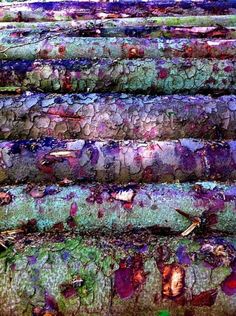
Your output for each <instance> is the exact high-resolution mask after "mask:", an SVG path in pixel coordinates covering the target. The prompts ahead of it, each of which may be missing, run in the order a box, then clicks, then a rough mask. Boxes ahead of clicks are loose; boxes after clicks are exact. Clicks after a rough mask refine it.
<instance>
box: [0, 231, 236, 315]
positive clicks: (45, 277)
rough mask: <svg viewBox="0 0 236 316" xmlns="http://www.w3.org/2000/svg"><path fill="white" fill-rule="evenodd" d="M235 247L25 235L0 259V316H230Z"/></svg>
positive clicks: (217, 241) (228, 241) (216, 242)
mask: <svg viewBox="0 0 236 316" xmlns="http://www.w3.org/2000/svg"><path fill="white" fill-rule="evenodd" d="M29 244H30V245H29ZM235 244H236V240H235V238H219V237H216V238H214V237H212V238H199V239H183V238H170V237H168V238H164V237H162V238H161V237H158V238H155V237H152V236H144V235H143V234H138V235H137V236H132V238H129V237H127V236H123V239H121V238H119V239H116V238H115V237H113V238H108V237H107V238H105V237H101V238H99V237H98V236H97V237H96V238H86V239H81V238H79V237H75V238H72V239H71V237H70V236H66V237H64V236H63V235H62V234H61V233H60V234H58V235H57V236H55V234H54V235H49V234H46V235H42V234H41V235H40V237H39V236H36V237H34V235H26V236H25V237H24V238H21V239H20V240H18V241H17V242H16V244H15V246H14V248H13V249H12V250H11V249H8V250H6V251H5V252H3V253H2V254H1V257H2V258H1V260H0V271H1V276H2V277H1V278H0V303H1V310H2V312H1V315H2V316H10V315H11V316H19V315H25V316H31V315H37V316H39V315H57V316H62V315H65V316H66V315H85V316H87V315H91V314H92V315H117V316H123V315H126V316H131V315H134V313H135V315H147V316H153V315H176V316H181V315H184V314H185V315H198V316H205V315H206V314H207V315H209V316H215V315H217V316H225V315H231V316H233V315H234V314H235V310H236V300H235V295H234V294H235V293H236V287H235V283H236V282H235V279H236V272H235V257H236V251H235ZM27 245H28V246H27Z"/></svg>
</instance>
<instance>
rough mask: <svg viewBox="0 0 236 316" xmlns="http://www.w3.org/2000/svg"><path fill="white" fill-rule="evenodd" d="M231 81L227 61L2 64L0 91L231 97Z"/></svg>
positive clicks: (235, 71) (232, 67)
mask: <svg viewBox="0 0 236 316" xmlns="http://www.w3.org/2000/svg"><path fill="white" fill-rule="evenodd" d="M65 50H66V48H65V46H62V47H61V50H60V54H61V55H62V56H63V55H64V53H65ZM235 78H236V62H235V61H234V60H230V59H226V60H218V59H210V60H209V59H192V58H175V59H141V58H139V59H133V60H130V59H122V60H119V59H118V60H112V59H108V58H106V59H104V58H103V59H99V60H94V59H87V58H85V59H78V60H52V61H45V60H40V61H0V90H1V89H2V88H3V90H7V89H8V87H9V88H10V89H13V88H14V87H16V88H15V91H16V92H20V91H29V90H30V91H40V92H63V93H66V92H70V93H72V92H126V93H144V94H173V93H187V94H188V93H189V94H192V93H207V94H208V93H235V92H236V85H235V82H236V80H235Z"/></svg>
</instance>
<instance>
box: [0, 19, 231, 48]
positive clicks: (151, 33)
mask: <svg viewBox="0 0 236 316" xmlns="http://www.w3.org/2000/svg"><path fill="white" fill-rule="evenodd" d="M32 26H33V27H34V28H30V27H24V28H19V27H18V26H11V25H10V24H9V27H5V26H2V27H1V24H0V30H1V33H0V40H1V41H2V44H1V51H5V52H6V50H5V49H4V48H3V47H2V46H4V45H9V44H11V43H12V42H14V41H15V42H17V41H18V40H19V41H23V40H25V41H28V40H29V38H31V37H33V38H34V39H33V41H32V43H36V42H37V43H38V42H39V41H40V40H41V39H44V40H46V39H51V40H52V39H54V38H56V37H59V36H65V37H68V36H69V37H80V38H81V37H93V38H96V39H97V38H99V37H102V38H103V39H104V37H115V38H118V37H122V38H123V39H124V38H130V37H131V39H128V40H133V39H134V38H135V37H137V38H142V37H144V38H146V39H151V38H168V39H171V38H173V39H174V38H185V39H186V38H191V39H194V38H199V39H200V38H202V39H203V38H205V39H224V40H225V39H235V38H236V28H235V27H234V28H233V27H221V26H216V27H215V26H213V27H197V26H192V27H191V26H190V27H187V26H185V27H178V26H176V27H175V26H137V27H135V26H126V27H100V26H98V27H88V28H84V27H82V28H78V27H76V26H75V27H74V26H70V27H69V29H66V24H64V25H61V26H57V25H52V26H51V28H50V29H48V27H49V26H50V25H48V24H46V25H40V24H39V25H38V27H36V26H35V25H32ZM82 40H83V39H82ZM117 40H118V39H117ZM104 41H105V39H104Z"/></svg>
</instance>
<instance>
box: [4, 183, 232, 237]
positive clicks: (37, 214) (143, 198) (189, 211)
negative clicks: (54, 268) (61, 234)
mask: <svg viewBox="0 0 236 316" xmlns="http://www.w3.org/2000/svg"><path fill="white" fill-rule="evenodd" d="M0 191H1V192H0V230H1V231H4V230H14V229H16V228H22V227H25V225H26V224H27V222H34V224H35V225H34V227H35V230H37V231H44V230H52V231H54V230H58V229H60V230H64V229H65V230H70V229H73V230H76V231H78V232H82V233H90V232H91V233H92V232H93V231H99V232H100V233H101V232H103V233H106V232H109V233H111V232H112V233H114V234H122V232H124V231H136V230H150V231H152V232H155V233H156V234H164V235H165V234H166V235H168V234H181V233H183V232H184V231H185V230H186V229H187V228H188V227H189V226H190V225H191V223H192V222H193V221H194V219H195V218H197V217H198V218H199V219H200V225H199V227H196V228H195V229H194V233H196V234H197V235H199V234H200V235H202V234H206V233H207V234H208V233H211V234H212V233H218V234H219V233H228V234H233V233H234V232H235V226H236V218H235V211H236V185H223V184H219V183H214V182H204V183H200V182H199V183H197V184H195V185H193V184H188V183H186V184H181V185H180V184H173V185H170V184H160V185H153V184H152V185H128V186H117V185H114V184H113V185H101V184H90V185H82V186H77V185H74V186H69V187H62V186H58V185H48V186H46V185H41V186H37V185H35V186H34V185H27V186H5V187H1V189H0ZM55 210H56V211H55ZM178 210H181V211H182V212H184V213H185V214H182V213H181V212H180V213H179V212H178ZM26 219H27V220H26Z"/></svg>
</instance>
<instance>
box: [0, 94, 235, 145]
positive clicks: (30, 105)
mask: <svg viewBox="0 0 236 316" xmlns="http://www.w3.org/2000/svg"><path fill="white" fill-rule="evenodd" d="M44 136H50V137H58V138H61V139H65V138H68V139H72V138H78V139H88V140H89V139H93V140H95V139H97V140H99V139H115V140H122V139H137V140H139V139H140V140H143V141H145V140H146V141H150V140H165V139H178V138H181V137H182V138H183V137H184V138H188V137H193V138H201V139H212V140H214V139H234V138H235V136H236V97H235V96H233V95H229V96H222V97H219V98H212V97H209V96H203V95H196V96H188V95H185V96H184V95H181V96H180V95H169V96H160V97H157V96H143V95H138V96H133V95H130V94H128V95H127V94H110V93H108V94H93V93H91V94H66V95H58V94H55V95H53V94H49V95H45V94H42V93H41V94H29V95H28V94H23V95H22V96H2V97H0V138H1V139H24V138H25V139H27V138H38V137H44Z"/></svg>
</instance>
